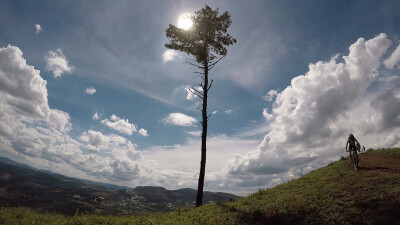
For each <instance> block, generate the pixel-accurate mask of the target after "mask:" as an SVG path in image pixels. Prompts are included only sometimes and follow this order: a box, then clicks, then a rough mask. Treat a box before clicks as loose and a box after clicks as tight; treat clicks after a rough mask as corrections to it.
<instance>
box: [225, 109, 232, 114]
mask: <svg viewBox="0 0 400 225" xmlns="http://www.w3.org/2000/svg"><path fill="white" fill-rule="evenodd" d="M224 112H225V114H232V112H233V111H232V109H227V110H225V111H224Z"/></svg>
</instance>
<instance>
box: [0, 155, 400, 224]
mask: <svg viewBox="0 0 400 225" xmlns="http://www.w3.org/2000/svg"><path fill="white" fill-rule="evenodd" d="M360 166H361V169H360V170H359V171H358V172H356V171H354V169H353V168H352V166H351V164H350V162H349V159H348V158H346V159H343V160H340V161H337V162H334V163H332V164H330V165H328V166H326V167H324V168H321V169H319V170H316V171H314V172H311V173H310V174H308V175H305V176H303V177H301V178H299V179H296V180H293V181H290V182H288V183H285V184H282V185H279V186H277V187H275V188H272V189H268V190H262V191H259V192H257V193H254V194H252V195H251V196H249V197H247V198H241V199H238V200H236V201H234V202H226V203H218V204H209V205H205V206H203V207H199V208H186V209H178V210H175V211H174V212H172V213H168V214H153V215H142V216H129V217H117V216H97V215H87V214H86V215H85V214H84V215H76V216H74V217H63V216H60V215H53V214H37V213H35V212H33V211H30V210H27V209H24V208H18V209H10V208H0V224H1V223H2V222H4V223H6V222H10V224H12V223H15V224H29V222H32V221H35V222H36V221H37V222H38V223H49V224H99V223H104V224H105V223H107V224H400V149H389V150H379V151H368V152H367V153H365V154H362V155H360ZM2 215H3V216H2Z"/></svg>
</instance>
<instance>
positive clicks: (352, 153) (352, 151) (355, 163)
mask: <svg viewBox="0 0 400 225" xmlns="http://www.w3.org/2000/svg"><path fill="white" fill-rule="evenodd" d="M359 150H360V149H349V150H346V152H348V151H350V157H351V162H352V163H353V166H354V169H355V170H356V171H358V157H357V151H359Z"/></svg>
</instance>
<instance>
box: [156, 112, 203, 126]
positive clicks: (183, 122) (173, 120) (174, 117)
mask: <svg viewBox="0 0 400 225" xmlns="http://www.w3.org/2000/svg"><path fill="white" fill-rule="evenodd" d="M162 122H163V123H164V124H169V125H175V126H184V127H189V126H194V125H195V124H196V123H197V120H196V119H195V118H193V117H191V116H188V115H185V114H183V113H170V114H169V115H168V116H167V117H165V118H164V119H162Z"/></svg>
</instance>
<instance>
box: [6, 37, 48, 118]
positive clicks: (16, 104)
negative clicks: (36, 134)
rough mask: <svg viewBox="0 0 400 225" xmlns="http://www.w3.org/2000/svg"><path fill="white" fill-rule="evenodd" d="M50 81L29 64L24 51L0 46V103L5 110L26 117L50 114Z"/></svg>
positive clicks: (39, 116)
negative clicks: (48, 95)
mask: <svg viewBox="0 0 400 225" xmlns="http://www.w3.org/2000/svg"><path fill="white" fill-rule="evenodd" d="M46 84H47V82H46V81H45V80H43V78H42V77H41V76H40V72H39V71H38V70H35V68H34V67H33V66H29V65H27V64H26V60H25V59H24V58H23V57H22V51H21V50H20V49H19V48H18V47H15V46H11V45H8V46H7V47H6V48H0V91H1V96H0V104H2V105H3V109H2V112H4V111H7V112H9V113H10V114H14V115H19V116H20V117H23V119H25V120H32V119H44V120H47V119H48V117H49V115H50V108H49V105H48V100H47V88H46Z"/></svg>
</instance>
